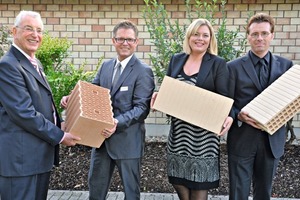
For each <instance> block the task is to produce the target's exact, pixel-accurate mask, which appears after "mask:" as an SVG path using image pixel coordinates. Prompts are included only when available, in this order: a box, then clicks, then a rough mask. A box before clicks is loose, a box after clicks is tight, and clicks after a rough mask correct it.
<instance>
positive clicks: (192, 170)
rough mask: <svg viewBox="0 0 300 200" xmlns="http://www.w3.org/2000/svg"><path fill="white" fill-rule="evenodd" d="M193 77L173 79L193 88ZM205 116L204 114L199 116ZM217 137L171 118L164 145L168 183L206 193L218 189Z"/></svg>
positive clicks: (179, 76)
mask: <svg viewBox="0 0 300 200" xmlns="http://www.w3.org/2000/svg"><path fill="white" fill-rule="evenodd" d="M196 77H197V75H193V76H187V75H185V74H184V73H181V74H179V75H178V77H177V79H178V80H180V81H185V82H186V83H188V84H193V85H195V83H196ZM199 115H205V113H199ZM219 142H220V138H219V137H218V136H217V135H216V134H214V133H212V132H209V131H207V130H205V129H202V128H200V127H197V126H194V125H192V124H189V123H187V122H185V121H182V120H180V119H177V118H175V117H171V128H170V133H169V138H168V145H167V171H168V178H169V182H170V183H171V184H177V185H184V186H186V187H187V188H189V189H194V190H208V189H211V188H216V187H218V186H219V179H220V166H219V165H220V164H219V152H220V149H219Z"/></svg>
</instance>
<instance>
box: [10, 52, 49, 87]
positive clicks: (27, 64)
mask: <svg viewBox="0 0 300 200" xmlns="http://www.w3.org/2000/svg"><path fill="white" fill-rule="evenodd" d="M11 50H12V53H13V54H14V55H15V57H16V58H17V59H18V60H19V62H20V65H21V66H22V67H23V69H24V70H26V71H27V72H28V73H30V74H32V75H33V76H34V78H35V79H36V80H37V81H38V82H39V83H41V84H42V85H43V86H44V87H45V88H47V89H48V90H49V91H51V88H50V86H49V85H48V83H47V82H46V81H45V79H44V78H43V77H41V75H40V74H39V73H38V72H37V70H36V69H34V67H33V66H32V64H31V63H30V61H29V60H28V59H27V58H26V57H25V56H24V55H23V54H22V53H21V52H20V51H19V50H17V49H16V48H15V47H14V46H12V47H11ZM38 64H39V66H40V65H41V63H40V62H39V63H38Z"/></svg>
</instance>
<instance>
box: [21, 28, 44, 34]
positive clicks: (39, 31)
mask: <svg viewBox="0 0 300 200" xmlns="http://www.w3.org/2000/svg"><path fill="white" fill-rule="evenodd" d="M17 28H20V29H22V30H23V31H24V32H26V33H31V34H32V33H35V32H37V34H39V35H42V34H43V30H42V29H40V28H37V29H34V28H33V27H31V26H24V27H19V26H17Z"/></svg>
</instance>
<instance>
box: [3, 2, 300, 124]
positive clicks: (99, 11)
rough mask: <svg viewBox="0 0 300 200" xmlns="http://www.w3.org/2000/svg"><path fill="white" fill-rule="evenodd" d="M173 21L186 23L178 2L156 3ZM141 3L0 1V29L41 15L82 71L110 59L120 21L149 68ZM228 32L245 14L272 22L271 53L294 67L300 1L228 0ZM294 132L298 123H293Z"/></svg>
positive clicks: (154, 116) (157, 117) (160, 120)
mask: <svg viewBox="0 0 300 200" xmlns="http://www.w3.org/2000/svg"><path fill="white" fill-rule="evenodd" d="M160 2H162V3H163V4H164V5H165V6H166V9H167V10H168V11H169V14H170V16H172V18H173V19H180V22H181V23H186V22H187V21H186V20H185V18H186V12H185V10H186V8H185V5H184V2H185V1H183V0H161V1H160ZM144 6H145V3H144V1H143V0H0V23H1V24H5V25H9V26H12V24H13V23H14V18H15V16H16V15H17V13H18V12H19V11H20V10H34V11H38V12H40V13H41V15H42V18H43V21H44V24H45V29H46V30H47V31H49V33H50V35H51V36H53V37H67V38H68V39H69V40H71V41H72V42H73V45H72V47H71V49H70V51H71V52H72V54H71V58H70V60H71V62H72V63H74V64H75V66H79V65H80V64H82V63H83V62H86V69H87V70H93V69H95V66H96V65H97V63H98V59H99V58H100V57H103V58H104V59H109V58H112V57H115V56H116V54H115V52H114V48H113V46H112V45H111V37H112V34H111V31H112V29H113V26H114V25H115V24H116V23H117V22H119V21H120V20H122V19H130V20H132V21H133V22H135V23H136V24H137V26H138V29H139V31H140V33H139V38H140V43H139V46H138V48H137V53H136V54H137V56H138V57H139V58H141V59H143V60H144V61H145V62H146V63H148V64H150V65H151V63H150V60H149V53H152V52H153V49H154V47H153V46H152V45H151V44H152V43H151V39H150V35H149V33H148V32H147V28H146V26H145V21H144V19H143V18H142V10H143V8H144ZM226 12H227V13H226V14H227V25H228V28H229V29H235V28H239V29H240V30H241V32H243V30H244V29H243V26H244V25H245V24H246V20H247V18H248V15H249V13H250V12H266V13H269V14H270V15H272V16H273V17H274V18H275V20H276V28H275V39H274V41H273V45H272V47H271V51H272V52H274V53H275V54H278V55H281V56H284V57H287V58H289V59H291V60H293V61H294V63H295V64H300V50H299V49H300V34H299V32H300V20H299V18H300V0H228V1H227V3H226ZM294 119H295V120H294V125H295V126H296V127H300V117H299V116H296V117H295V118H294ZM147 123H149V124H164V123H166V117H165V115H163V114H162V113H159V112H156V113H150V115H149V117H148V118H147Z"/></svg>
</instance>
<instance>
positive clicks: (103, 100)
mask: <svg viewBox="0 0 300 200" xmlns="http://www.w3.org/2000/svg"><path fill="white" fill-rule="evenodd" d="M65 121H66V122H65V131H66V132H70V133H72V134H74V135H77V136H79V137H81V140H80V142H78V143H79V144H83V145H86V146H91V147H100V145H101V144H102V143H103V141H104V139H105V138H104V137H103V136H102V135H101V132H102V131H103V129H105V128H112V127H113V125H114V122H113V113H112V106H111V100H110V94H109V90H108V89H106V88H103V87H99V86H97V85H93V84H91V83H88V82H85V81H78V83H77V84H76V86H75V87H74V89H73V91H72V94H71V95H70V97H69V101H68V105H67V109H66V120H65Z"/></svg>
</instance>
